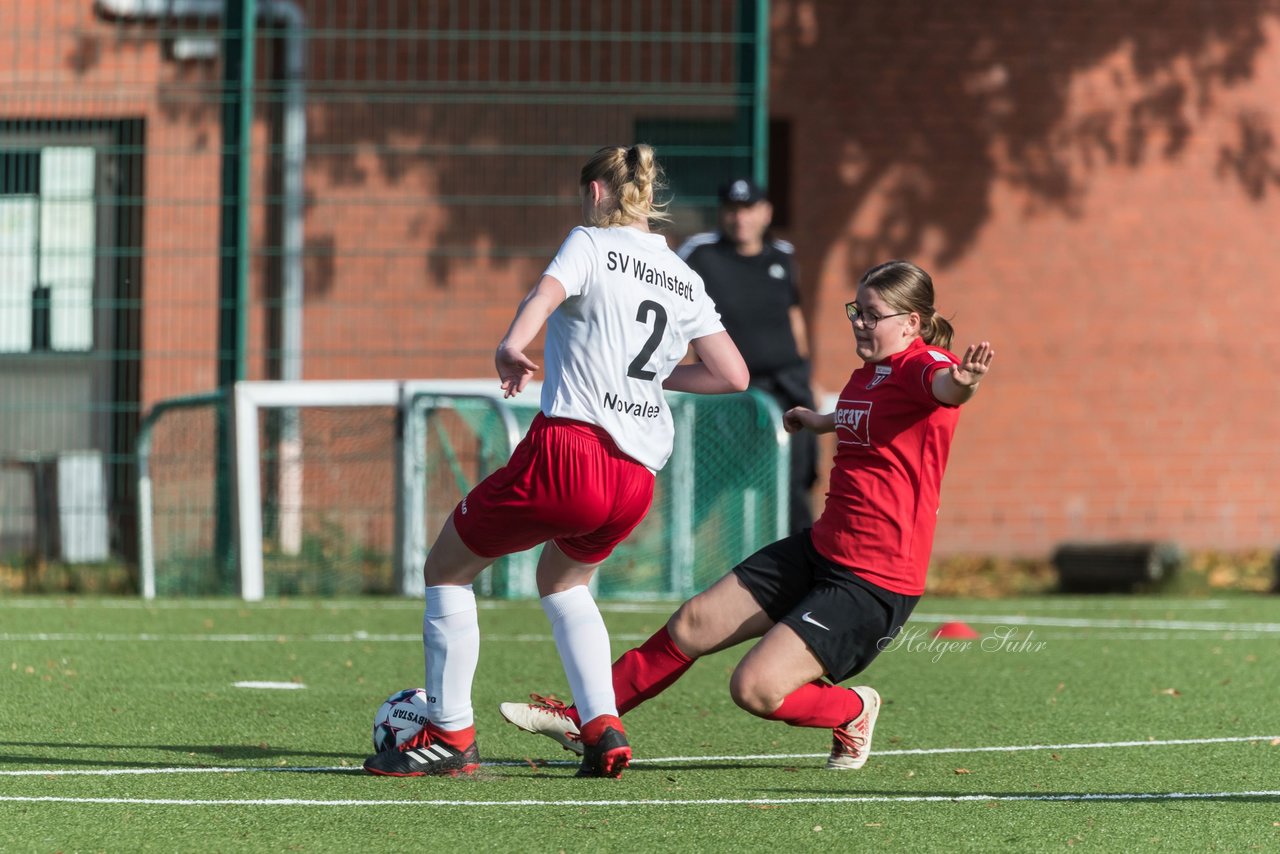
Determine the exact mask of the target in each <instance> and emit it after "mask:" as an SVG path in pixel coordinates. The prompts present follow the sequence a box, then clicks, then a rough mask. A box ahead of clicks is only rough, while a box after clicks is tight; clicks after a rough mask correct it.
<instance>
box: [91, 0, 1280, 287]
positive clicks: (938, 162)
mask: <svg viewBox="0 0 1280 854" xmlns="http://www.w3.org/2000/svg"><path fill="white" fill-rule="evenodd" d="M399 5H400V4H396V3H389V2H388V3H382V2H379V3H372V4H367V6H366V7H365V9H364V11H363V12H362V13H361V15H360V17H359V19H358V20H355V19H353V20H346V19H345V18H344V13H341V12H340V11H334V10H333V9H330V10H329V11H328V12H325V11H323V9H322V8H321V7H312V8H311V12H312V13H313V18H312V20H310V21H309V22H308V23H309V26H310V27H311V28H312V29H313V31H315V32H324V33H328V34H329V35H327V36H325V37H323V38H313V39H312V40H311V42H310V46H309V80H308V91H309V97H310V100H309V109H308V116H309V127H308V166H307V169H308V180H309V181H310V180H312V177H313V176H315V175H323V176H324V178H325V179H326V181H327V182H328V184H329V186H334V187H340V188H341V187H353V186H357V187H358V186H363V185H365V184H368V183H370V181H371V179H372V176H371V174H370V169H371V168H376V169H377V171H378V172H379V173H380V175H379V183H381V184H382V185H383V186H398V187H400V188H402V189H405V190H407V191H408V192H409V193H410V194H420V195H421V196H422V197H423V199H424V208H426V207H429V205H430V204H431V201H430V200H432V199H434V200H443V201H439V202H438V204H439V208H438V211H437V214H438V215H429V214H425V213H424V214H421V215H419V216H417V217H415V218H414V219H413V220H412V221H411V223H410V225H409V226H408V231H409V234H408V235H406V236H407V237H410V238H411V239H412V242H413V243H415V244H417V245H422V244H426V245H429V246H431V247H432V249H430V250H428V251H427V253H426V256H425V263H426V267H427V269H426V273H427V276H426V278H427V280H428V281H431V282H435V283H436V284H437V286H439V287H448V283H449V282H450V280H451V277H450V272H451V268H452V267H453V265H454V264H456V263H457V262H458V260H459V258H463V257H469V256H471V255H472V250H473V249H474V250H475V253H478V254H483V253H484V252H485V251H486V247H489V248H492V247H497V248H499V249H501V250H502V251H499V252H492V253H491V254H490V257H489V258H488V260H489V262H490V263H492V264H493V265H494V266H497V267H501V266H502V265H504V264H506V263H509V262H510V260H511V258H513V257H517V256H519V255H520V253H521V251H523V250H528V249H530V248H532V249H534V250H537V249H539V248H545V247H548V246H551V247H554V246H555V245H556V243H557V242H558V240H559V238H560V237H561V236H562V235H563V231H564V229H565V227H566V226H567V225H571V224H573V222H574V221H575V219H576V213H575V211H574V205H573V203H572V199H571V198H569V194H571V192H572V182H573V178H574V176H575V175H576V171H577V168H578V167H579V166H580V165H581V162H582V161H583V160H584V159H585V157H586V156H587V155H588V154H589V153H590V151H591V150H594V148H595V147H596V146H597V145H599V144H603V143H606V142H621V141H625V140H617V139H602V138H600V137H601V135H603V134H609V133H614V132H618V129H619V128H624V127H626V121H625V120H623V121H620V120H619V116H618V115H617V114H615V113H609V112H608V111H607V110H606V109H604V108H602V107H599V106H582V105H581V103H576V102H575V100H574V98H575V95H574V93H572V92H567V93H565V94H564V96H563V102H561V103H555V102H543V103H537V102H535V101H533V100H529V101H527V102H521V100H520V98H519V96H514V95H510V92H511V91H512V89H513V88H517V87H513V86H512V85H511V84H512V81H511V80H510V79H503V80H500V81H497V82H494V87H495V88H497V87H498V86H499V84H502V85H501V88H502V91H503V92H505V93H507V94H506V95H505V96H504V97H503V98H499V99H496V100H495V99H493V98H492V97H490V96H491V95H492V94H493V92H490V91H487V90H486V88H485V87H486V85H488V84H487V81H486V79H485V73H486V72H485V68H486V67H488V66H486V65H485V63H484V62H480V61H479V60H477V61H476V64H475V66H474V67H466V68H464V69H463V71H464V72H465V73H466V74H469V75H472V77H470V78H468V81H469V85H470V88H469V89H466V87H464V89H466V91H469V92H470V93H471V94H472V95H474V96H475V97H473V98H467V97H459V96H458V92H450V91H446V90H448V89H449V87H448V86H447V85H443V84H441V83H440V82H439V81H440V79H442V78H440V76H439V73H438V72H439V71H440V69H439V68H438V67H433V66H431V64H430V62H429V58H430V57H432V56H439V57H441V59H440V61H441V62H444V61H445V60H444V57H446V56H447V55H450V54H449V51H451V50H456V47H455V45H454V43H453V42H452V41H450V40H449V39H446V38H443V37H441V36H440V35H439V34H438V33H436V32H434V31H433V30H431V29H430V28H429V27H426V26H425V25H424V24H423V22H419V24H418V26H414V27H406V22H405V20H404V18H403V16H402V17H401V18H399V19H393V18H394V15H395V14H398V13H396V12H395V8H396V7H398V6H399ZM972 8H973V9H975V10H976V11H975V12H974V13H972V14H970V15H969V16H968V17H964V16H963V15H962V13H961V12H958V11H957V10H956V7H955V5H954V4H940V3H928V2H922V0H914V2H911V1H910V0H909V2H899V3H875V4H865V3H860V4H855V3H847V2H844V0H808V2H806V0H795V2H778V3H776V4H775V6H774V11H773V20H772V24H771V25H772V36H771V38H772V55H773V59H772V66H773V68H772V74H773V83H772V85H773V92H774V97H775V99H777V98H778V95H779V93H784V94H785V93H805V97H806V100H807V101H808V102H809V103H808V106H807V107H806V111H805V112H802V113H799V112H798V113H796V115H797V116H798V118H799V119H800V120H802V121H803V122H805V123H807V124H800V123H797V124H796V125H795V128H794V134H793V136H794V137H795V138H796V139H797V140H799V139H803V138H804V137H805V136H808V135H814V134H816V135H817V137H818V138H820V139H823V140H830V139H835V140H838V142H837V143H836V145H835V147H834V148H833V149H832V150H828V151H824V152H819V154H820V155H821V156H807V155H806V154H804V152H803V151H802V150H801V151H800V152H799V153H801V154H802V157H803V166H802V167H799V168H802V170H803V174H801V175H797V176H796V179H795V180H794V181H793V186H795V187H798V188H800V187H808V188H813V189H814V190H816V191H818V192H820V193H822V195H823V201H824V204H825V205H826V209H827V210H829V211H831V215H829V216H824V218H823V219H822V221H821V222H819V223H818V224H817V226H816V228H817V231H816V233H809V234H806V235H805V239H806V242H808V241H812V243H813V245H816V246H830V245H832V244H833V243H834V242H835V241H836V240H837V239H838V238H839V237H840V235H841V234H842V233H843V231H844V229H845V228H846V227H847V223H848V222H849V221H850V219H851V218H852V217H853V216H854V215H855V214H858V215H860V216H861V217H863V218H862V219H861V220H860V222H862V223H863V224H864V226H865V227H864V228H862V229H860V237H859V238H858V240H856V241H855V242H854V243H853V245H852V246H851V250H852V251H851V252H850V253H849V264H850V266H851V268H852V269H853V270H861V269H863V268H864V267H865V266H866V265H867V264H868V263H871V261H873V260H875V259H878V258H883V257H909V256H911V255H914V254H917V253H918V252H919V251H920V250H921V249H922V248H925V246H926V240H928V247H929V248H930V249H931V251H933V252H934V253H935V254H936V255H937V257H938V260H939V263H940V264H942V265H944V266H945V265H946V264H948V263H951V262H954V261H955V260H956V259H958V258H959V257H961V256H962V255H963V254H964V253H965V252H966V251H967V250H968V249H969V248H970V247H971V246H972V245H973V242H974V240H975V238H976V235H977V234H978V233H979V231H980V229H981V228H982V226H983V224H984V222H985V221H986V220H987V218H988V217H989V216H990V213H991V211H990V202H989V199H990V196H991V190H992V187H993V185H995V184H996V183H997V182H1000V183H1002V184H1005V185H1012V186H1017V187H1020V188H1022V189H1023V190H1024V191H1025V198H1026V199H1027V202H1026V203H1027V210H1026V213H1027V215H1029V216H1035V215H1038V214H1041V213H1045V212H1049V211H1057V212H1061V213H1064V214H1066V215H1068V216H1075V215H1078V213H1079V210H1080V205H1081V200H1082V197H1083V193H1084V189H1085V182H1086V181H1087V179H1088V176H1089V174H1090V171H1091V170H1095V169H1100V168H1103V167H1104V166H1116V165H1120V166H1124V167H1128V168H1133V169H1137V168H1140V167H1142V166H1143V165H1144V164H1145V163H1147V162H1149V161H1151V160H1153V159H1157V158H1160V159H1165V160H1175V159H1177V158H1178V157H1179V156H1181V155H1182V154H1183V153H1184V152H1185V151H1186V150H1187V148H1188V145H1189V144H1190V142H1191V141H1192V140H1193V138H1194V137H1195V135H1196V133H1197V124H1198V122H1200V121H1201V119H1202V118H1203V117H1205V116H1207V115H1209V114H1210V113H1211V112H1212V111H1213V110H1214V109H1215V108H1217V107H1218V104H1219V101H1220V98H1221V95H1222V94H1223V93H1224V92H1225V91H1226V90H1229V89H1230V88H1231V87H1233V86H1236V85H1238V84H1241V83H1243V82H1245V81H1247V80H1248V79H1249V78H1251V77H1252V76H1253V74H1254V71H1255V69H1254V66H1255V63H1256V62H1257V61H1258V58H1259V54H1260V52H1261V51H1262V49H1263V48H1264V46H1265V43H1266V42H1265V33H1264V27H1265V25H1266V22H1267V19H1268V17H1269V16H1275V15H1276V14H1277V13H1280V0H1236V1H1235V2H1231V3H1178V4H1170V3H1167V2H1164V0H1129V2H1126V3H1122V4H1116V3H1114V2H1113V0H1078V2H1074V3H1071V4H1040V3H1026V2H1025V0H990V2H985V3H982V4H974V5H973V6H972ZM401 11H403V10H401ZM321 18H323V19H321ZM509 23H510V22H504V21H501V20H493V21H488V22H487V23H486V25H487V26H491V27H492V28H493V29H494V30H503V29H508V27H507V26H506V25H507V24H509ZM566 26H567V27H568V26H571V25H570V23H569V22H568V21H566ZM345 27H352V28H354V29H351V31H350V32H349V33H348V32H345V31H344V29H343V28H345ZM394 28H403V29H405V32H402V33H400V35H399V37H398V38H396V39H393V40H381V39H380V38H370V37H362V36H361V33H362V32H363V31H375V30H376V31H386V30H388V29H394ZM333 33H341V34H342V35H341V36H340V37H339V36H335V35H332V34H333ZM86 39H88V40H87V41H86ZM127 41H128V40H126V42H125V43H126V45H127ZM483 41H484V40H483V39H481V40H480V42H483ZM128 46H132V45H128ZM508 47H509V45H508V44H507V43H506V42H503V41H502V40H500V39H499V40H497V41H494V42H492V44H491V45H490V49H492V50H494V51H500V50H507V49H508ZM105 49H106V47H105V45H104V44H99V43H98V42H97V41H96V40H94V39H93V38H92V37H89V36H84V37H81V39H80V41H78V42H76V43H75V44H74V45H73V47H72V49H71V51H70V52H69V53H68V55H67V56H66V57H65V60H66V62H67V63H68V65H70V66H71V67H72V68H73V69H75V70H76V71H77V72H78V73H80V74H83V73H85V72H86V71H88V70H89V69H91V68H93V67H94V66H95V65H97V64H98V63H99V62H101V60H102V55H103V53H104V50H105ZM566 50H568V48H566ZM539 55H540V56H541V57H542V61H541V62H540V63H539V62H533V61H532V60H530V63H529V67H528V68H526V69H525V71H526V73H527V74H528V75H529V76H530V77H531V78H532V79H537V80H541V81H543V82H545V83H548V84H554V85H559V86H561V87H563V85H564V83H565V82H572V81H557V80H553V79H552V77H553V76H554V69H553V68H552V69H550V70H549V68H548V67H544V66H546V65H547V58H548V57H549V56H550V55H551V53H550V52H549V51H545V50H544V51H543V52H542V53H541V54H539ZM477 56H479V55H478V54H477ZM263 59H264V61H261V62H260V63H259V66H258V67H259V86H260V87H261V86H263V85H264V80H265V82H266V85H267V86H270V85H273V84H274V83H276V82H278V78H276V77H274V76H273V75H274V74H275V73H276V72H277V71H278V63H273V62H272V61H271V60H270V59H268V58H266V57H264V58H263ZM566 67H567V66H566ZM192 75H195V77H203V78H205V79H206V82H207V81H208V79H210V78H211V79H213V80H214V81H216V80H217V79H218V78H217V72H216V70H211V69H210V68H209V67H208V66H205V67H203V68H198V67H189V68H182V69H179V70H178V71H177V72H176V74H174V75H170V78H171V80H170V82H169V83H168V84H161V97H160V104H161V108H162V109H163V110H164V111H165V112H166V114H168V116H169V118H170V119H171V120H173V119H180V120H184V121H188V122H191V123H193V124H197V125H200V126H201V127H204V126H208V127H209V129H210V133H213V134H216V123H217V121H218V107H217V103H218V99H217V92H216V90H214V89H208V90H204V97H200V98H195V99H192V98H191V97H190V96H189V95H188V94H187V93H189V92H191V91H192V86H191V84H192V83H193V82H196V81H194V80H193V79H192ZM499 76H500V77H501V76H502V75H499ZM554 85H552V88H554ZM196 89H197V90H199V87H196ZM458 91H459V92H460V91H462V90H458ZM424 93H426V94H428V95H432V94H434V95H442V94H443V95H447V96H448V97H418V96H420V95H422V94H424ZM790 110H791V107H790V105H788V104H786V103H785V102H776V109H775V112H778V113H780V114H786V113H788V112H789V111H790ZM628 115H631V114H628ZM636 115H638V113H637V114H636ZM1233 118H1234V120H1235V124H1236V127H1237V128H1238V134H1237V139H1235V140H1234V141H1232V142H1229V143H1227V144H1224V145H1223V146H1222V147H1221V149H1220V152H1219V155H1218V157H1217V161H1216V163H1215V164H1214V165H1213V166H1212V167H1211V168H1213V169H1214V170H1215V175H1216V176H1218V177H1219V178H1220V179H1222V180H1229V181H1233V182H1235V183H1237V184H1238V185H1239V186H1240V188H1241V190H1242V192H1244V193H1245V194H1246V195H1247V196H1248V197H1249V198H1251V199H1254V200H1260V199H1262V198H1264V197H1265V195H1266V193H1267V192H1268V191H1269V190H1272V189H1273V188H1275V187H1277V186H1278V185H1280V155H1278V154H1277V152H1276V147H1275V141H1274V138H1273V133H1272V130H1271V127H1270V122H1271V116H1270V115H1269V114H1267V113H1266V112H1264V111H1263V109H1261V108H1255V109H1252V110H1245V111H1242V112H1240V113H1239V114H1238V115H1237V116H1235V117H1233ZM274 120H275V121H278V115H277V116H275V118H274ZM217 142H218V140H217V138H216V136H215V137H211V138H209V139H207V140H205V141H204V144H206V145H216V144H217ZM515 146H524V149H523V151H524V153H517V152H515V151H514V147H515ZM490 151H492V152H493V153H491V154H490V153H486V152H490ZM529 151H534V152H543V153H542V154H540V155H538V156H528V152H529ZM375 164H376V165H375ZM561 176H563V177H564V181H563V182H562V181H560V178H561ZM565 185H567V186H568V190H567V192H566V189H565ZM504 200H505V201H504ZM309 239H310V240H312V241H314V239H315V236H314V234H312V236H311V237H310V238H309ZM535 254H536V251H535ZM316 272H317V273H318V274H320V275H326V271H316ZM331 274H332V273H331V271H328V273H327V275H331ZM309 277H310V271H309ZM308 287H309V289H310V288H312V287H313V284H312V283H309V285H308ZM522 287H523V284H522Z"/></svg>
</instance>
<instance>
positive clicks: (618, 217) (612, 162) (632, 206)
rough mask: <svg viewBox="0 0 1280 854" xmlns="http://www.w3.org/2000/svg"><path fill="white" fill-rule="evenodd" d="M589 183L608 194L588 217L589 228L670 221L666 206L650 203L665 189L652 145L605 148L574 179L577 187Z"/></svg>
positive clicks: (641, 144) (609, 146)
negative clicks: (576, 178)
mask: <svg viewBox="0 0 1280 854" xmlns="http://www.w3.org/2000/svg"><path fill="white" fill-rule="evenodd" d="M592 181H600V182H601V183H603V184H604V185H605V187H606V188H607V189H608V191H609V195H608V199H606V200H605V202H604V204H602V205H601V206H600V207H598V208H596V209H595V210H594V211H592V213H591V215H590V217H589V218H588V221H589V223H590V224H591V225H594V226H599V227H601V228H608V227H610V226H615V225H630V224H631V223H633V222H644V221H646V220H652V221H657V222H667V221H669V220H670V218H671V217H670V215H669V214H668V213H667V211H666V210H665V208H666V203H665V202H663V203H661V204H659V203H657V202H655V201H654V196H655V194H656V193H657V191H659V190H662V189H665V188H666V184H665V183H664V182H663V174H662V167H661V166H659V165H658V158H657V156H656V155H655V154H654V151H653V147H652V146H649V145H645V144H643V143H640V144H637V145H633V146H631V147H630V148H624V147H623V146H621V145H607V146H605V147H604V148H602V149H600V150H599V151H597V152H596V153H595V154H593V155H592V156H591V159H590V160H588V161H587V164H586V165H585V166H583V167H582V174H581V175H580V176H579V178H578V184H579V186H581V187H586V186H587V185H588V184H590V183H591V182H592Z"/></svg>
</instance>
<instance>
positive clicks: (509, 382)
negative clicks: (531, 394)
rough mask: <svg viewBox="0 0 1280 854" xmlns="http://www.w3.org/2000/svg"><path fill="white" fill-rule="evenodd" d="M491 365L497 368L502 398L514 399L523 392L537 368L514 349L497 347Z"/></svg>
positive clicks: (526, 357)
mask: <svg viewBox="0 0 1280 854" xmlns="http://www.w3.org/2000/svg"><path fill="white" fill-rule="evenodd" d="M493 363H494V365H495V366H497V368H498V379H499V380H500V381H501V384H502V396H503V397H504V398H506V397H514V396H515V395H517V394H519V393H520V392H522V391H524V387H525V386H527V385H528V384H529V379H530V378H531V377H532V376H533V372H534V371H536V370H538V366H537V365H535V364H534V363H533V361H532V360H531V359H530V358H529V357H528V356H526V355H525V354H524V353H523V352H521V351H520V350H517V349H516V348H515V347H499V348H498V352H497V353H495V354H494V357H493Z"/></svg>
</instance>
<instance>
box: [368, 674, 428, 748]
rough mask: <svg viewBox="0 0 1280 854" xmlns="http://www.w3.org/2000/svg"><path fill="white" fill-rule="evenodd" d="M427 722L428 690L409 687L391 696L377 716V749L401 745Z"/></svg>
mask: <svg viewBox="0 0 1280 854" xmlns="http://www.w3.org/2000/svg"><path fill="white" fill-rule="evenodd" d="M426 723H427V692H426V691H424V690H422V689H421V688H405V689H404V690H403V691H397V692H395V693H394V694H392V695H391V696H390V697H388V698H387V701H386V702H385V703H383V704H382V706H381V707H380V708H379V709H378V713H377V714H376V715H374V716H373V752H374V753H381V752H382V751H384V750H390V749H391V748H393V747H399V746H400V745H402V744H404V743H405V742H406V741H408V740H409V739H411V738H413V737H414V736H415V735H417V734H418V731H419V730H421V729H422V728H423V727H424V726H426Z"/></svg>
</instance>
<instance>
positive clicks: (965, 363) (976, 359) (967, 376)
mask: <svg viewBox="0 0 1280 854" xmlns="http://www.w3.org/2000/svg"><path fill="white" fill-rule="evenodd" d="M995 355H996V351H995V350H992V349H991V344H990V343H989V342H987V341H983V342H982V343H980V344H970V345H969V346H968V347H966V348H965V351H964V355H963V356H961V357H960V364H958V365H952V366H951V379H952V380H954V381H955V384H956V385H958V386H962V387H964V388H973V387H974V386H976V385H977V384H978V383H980V382H982V378H983V377H984V376H986V375H987V371H988V370H990V369H991V360H992V359H993V358H995Z"/></svg>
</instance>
